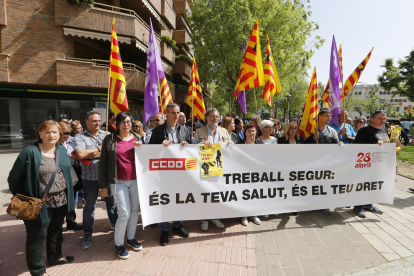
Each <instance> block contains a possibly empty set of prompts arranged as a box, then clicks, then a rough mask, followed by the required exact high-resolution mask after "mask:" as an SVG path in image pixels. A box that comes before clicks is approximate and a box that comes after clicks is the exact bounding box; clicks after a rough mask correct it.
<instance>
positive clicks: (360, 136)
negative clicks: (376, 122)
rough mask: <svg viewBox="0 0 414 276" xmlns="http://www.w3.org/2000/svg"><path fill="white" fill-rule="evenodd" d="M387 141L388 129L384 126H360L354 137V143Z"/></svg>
mask: <svg viewBox="0 0 414 276" xmlns="http://www.w3.org/2000/svg"><path fill="white" fill-rule="evenodd" d="M379 140H380V141H383V142H384V143H388V142H389V140H390V139H389V137H388V131H387V129H386V128H385V127H381V128H375V127H373V126H370V125H369V126H366V127H363V128H361V129H360V130H359V131H358V132H357V135H356V137H355V144H376V143H377V142H378V141H379Z"/></svg>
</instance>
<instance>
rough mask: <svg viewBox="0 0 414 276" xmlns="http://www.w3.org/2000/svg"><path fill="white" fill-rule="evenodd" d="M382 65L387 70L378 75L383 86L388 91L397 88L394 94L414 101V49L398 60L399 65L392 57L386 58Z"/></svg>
mask: <svg viewBox="0 0 414 276" xmlns="http://www.w3.org/2000/svg"><path fill="white" fill-rule="evenodd" d="M381 67H384V68H385V72H383V73H382V75H381V76H379V77H378V82H379V84H380V85H381V87H383V88H385V89H386V90H388V91H391V89H395V90H396V91H394V92H393V93H394V95H400V96H405V97H407V98H409V100H410V101H414V50H412V51H411V52H410V54H409V55H408V56H406V57H405V59H402V60H399V61H398V67H397V66H395V65H394V60H393V59H392V58H388V59H386V60H385V62H384V65H382V66H381Z"/></svg>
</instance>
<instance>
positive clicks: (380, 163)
mask: <svg viewBox="0 0 414 276" xmlns="http://www.w3.org/2000/svg"><path fill="white" fill-rule="evenodd" d="M221 148H222V152H221V154H222V165H223V168H224V175H220V176H213V177H205V178H202V177H201V173H200V170H203V169H202V168H200V162H199V160H200V157H199V145H187V146H185V147H181V146H180V145H169V146H168V147H164V146H163V145H142V146H140V147H136V149H135V160H136V171H137V180H138V190H139V199H140V206H141V212H142V220H143V225H144V226H146V225H149V224H153V223H159V222H165V221H180V220H202V219H217V218H234V217H246V216H256V215H267V214H274V213H289V212H300V211H308V210H318V209H324V208H336V207H344V206H354V205H364V204H371V203H389V204H392V202H393V197H394V188H395V176H396V169H395V168H396V155H395V150H396V147H395V144H384V145H382V146H379V145H341V146H338V145H278V144H269V145H229V146H227V145H225V144H222V145H221Z"/></svg>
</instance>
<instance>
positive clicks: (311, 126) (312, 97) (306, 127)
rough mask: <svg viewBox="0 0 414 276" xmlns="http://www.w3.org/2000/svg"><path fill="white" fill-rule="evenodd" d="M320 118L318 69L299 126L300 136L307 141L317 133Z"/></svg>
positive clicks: (314, 74) (313, 77)
mask: <svg viewBox="0 0 414 276" xmlns="http://www.w3.org/2000/svg"><path fill="white" fill-rule="evenodd" d="M317 117H318V81H317V78H316V67H315V69H313V74H312V78H311V81H310V84H309V89H308V95H307V96H306V101H305V107H304V111H303V116H302V121H301V123H300V126H299V135H300V136H301V137H302V138H303V139H306V138H308V137H309V136H311V135H313V133H315V132H316V131H317V127H318V126H317V123H316V118H317Z"/></svg>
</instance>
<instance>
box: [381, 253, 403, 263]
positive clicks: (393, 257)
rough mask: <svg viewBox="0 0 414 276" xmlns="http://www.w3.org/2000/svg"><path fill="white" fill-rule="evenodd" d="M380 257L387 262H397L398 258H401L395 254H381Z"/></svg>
mask: <svg viewBox="0 0 414 276" xmlns="http://www.w3.org/2000/svg"><path fill="white" fill-rule="evenodd" d="M381 254H382V256H384V258H385V259H387V261H394V260H398V259H399V258H401V257H400V256H399V255H398V254H395V253H381Z"/></svg>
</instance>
